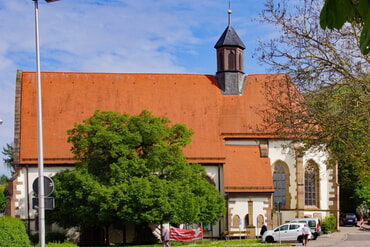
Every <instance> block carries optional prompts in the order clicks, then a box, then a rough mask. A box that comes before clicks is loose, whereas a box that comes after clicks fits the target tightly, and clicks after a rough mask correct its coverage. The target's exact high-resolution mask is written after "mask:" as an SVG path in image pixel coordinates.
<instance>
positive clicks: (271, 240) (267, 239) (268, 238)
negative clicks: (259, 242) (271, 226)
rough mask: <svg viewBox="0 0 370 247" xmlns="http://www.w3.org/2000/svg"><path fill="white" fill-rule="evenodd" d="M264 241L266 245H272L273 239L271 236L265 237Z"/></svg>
mask: <svg viewBox="0 0 370 247" xmlns="http://www.w3.org/2000/svg"><path fill="white" fill-rule="evenodd" d="M265 241H266V243H272V242H274V238H273V237H272V236H267V237H266V239H265Z"/></svg>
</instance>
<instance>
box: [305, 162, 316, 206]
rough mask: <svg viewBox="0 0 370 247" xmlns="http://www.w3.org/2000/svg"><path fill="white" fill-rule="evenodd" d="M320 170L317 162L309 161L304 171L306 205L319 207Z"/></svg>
mask: <svg viewBox="0 0 370 247" xmlns="http://www.w3.org/2000/svg"><path fill="white" fill-rule="evenodd" d="M318 187H319V169H318V166H317V164H316V163H315V162H313V161H309V162H308V163H307V165H306V167H305V171H304V204H305V205H307V206H318Z"/></svg>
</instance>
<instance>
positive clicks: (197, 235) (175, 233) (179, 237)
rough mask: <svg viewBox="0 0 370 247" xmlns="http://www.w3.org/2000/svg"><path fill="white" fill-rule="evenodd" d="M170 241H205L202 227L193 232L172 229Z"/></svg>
mask: <svg viewBox="0 0 370 247" xmlns="http://www.w3.org/2000/svg"><path fill="white" fill-rule="evenodd" d="M170 239H171V240H172V241H199V240H202V239H203V231H202V227H197V228H195V229H193V230H185V229H180V228H175V227H171V230H170Z"/></svg>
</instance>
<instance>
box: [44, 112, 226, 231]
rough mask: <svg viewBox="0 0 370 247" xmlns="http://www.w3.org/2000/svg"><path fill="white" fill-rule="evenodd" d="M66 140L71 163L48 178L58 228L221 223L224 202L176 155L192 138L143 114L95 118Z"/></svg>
mask: <svg viewBox="0 0 370 247" xmlns="http://www.w3.org/2000/svg"><path fill="white" fill-rule="evenodd" d="M68 134H69V138H68V141H69V142H70V143H71V144H72V148H71V150H72V152H73V154H74V156H75V158H77V159H78V160H79V162H78V163H77V164H76V170H73V171H69V170H67V171H63V172H60V173H58V174H56V175H55V176H54V177H53V180H54V183H55V191H54V194H53V195H54V197H55V199H56V205H57V207H56V208H55V210H53V211H48V212H47V213H48V216H47V218H48V219H50V220H51V221H54V222H58V223H59V224H60V225H61V226H64V227H69V226H77V225H79V226H83V227H86V226H100V225H104V226H109V225H111V224H125V223H137V224H140V223H148V222H153V223H157V224H160V223H165V222H173V223H196V222H198V223H200V222H203V223H214V222H216V221H218V220H220V219H221V217H222V216H223V215H224V213H225V206H224V198H223V197H221V196H220V194H219V192H218V191H217V189H216V188H215V187H214V186H213V185H212V184H210V183H209V182H208V181H207V180H206V172H205V169H204V168H203V167H202V166H201V165H199V164H190V163H188V162H187V160H186V159H185V157H184V155H183V151H182V148H183V147H185V146H186V145H188V144H189V143H190V141H191V136H192V134H193V131H192V130H190V129H188V128H187V127H186V126H185V125H183V124H174V125H170V121H169V120H168V119H167V118H160V117H155V116H153V115H151V113H150V112H148V111H142V112H141V113H140V114H139V115H137V116H131V115H129V114H122V115H121V114H118V113H116V112H111V111H106V112H100V111H96V112H95V113H94V115H93V116H92V117H90V118H89V119H86V120H84V121H83V123H82V124H75V126H74V128H73V129H71V130H69V131H68Z"/></svg>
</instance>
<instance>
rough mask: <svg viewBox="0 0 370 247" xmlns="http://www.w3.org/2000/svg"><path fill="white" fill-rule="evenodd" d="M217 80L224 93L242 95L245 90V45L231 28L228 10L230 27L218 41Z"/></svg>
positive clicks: (229, 15)
mask: <svg viewBox="0 0 370 247" xmlns="http://www.w3.org/2000/svg"><path fill="white" fill-rule="evenodd" d="M215 48H216V52H217V73H216V78H217V82H218V85H219V87H220V89H221V90H222V93H223V94H225V95H240V94H241V93H242V91H243V88H244V81H245V78H244V49H245V45H244V44H243V42H242V41H241V40H240V38H239V36H238V34H237V33H236V32H235V30H234V28H233V27H232V26H231V10H230V9H229V10H228V26H227V27H226V29H225V31H224V32H223V33H222V35H221V37H220V38H219V40H218V41H217V43H216V45H215Z"/></svg>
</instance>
